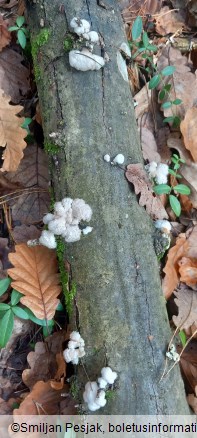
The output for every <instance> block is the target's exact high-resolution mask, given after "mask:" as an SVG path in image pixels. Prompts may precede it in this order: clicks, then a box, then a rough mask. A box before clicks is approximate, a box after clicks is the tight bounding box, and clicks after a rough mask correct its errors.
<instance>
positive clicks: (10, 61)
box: [0, 47, 30, 123]
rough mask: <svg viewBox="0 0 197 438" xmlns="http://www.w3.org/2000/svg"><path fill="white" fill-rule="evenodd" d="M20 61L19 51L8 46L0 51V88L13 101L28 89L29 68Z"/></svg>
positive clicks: (16, 100)
mask: <svg viewBox="0 0 197 438" xmlns="http://www.w3.org/2000/svg"><path fill="white" fill-rule="evenodd" d="M22 61H24V58H23V57H22V56H21V55H20V53H18V52H15V50H12V49H11V48H10V47H7V48H6V49H4V50H3V51H2V52H1V53H0V88H2V90H3V91H4V93H5V94H7V96H10V97H11V100H12V102H13V103H18V102H19V101H20V100H21V97H23V96H25V95H26V94H27V92H28V91H29V89H30V84H29V70H28V68H27V67H25V66H24V65H23V64H22ZM21 123H22V122H21Z"/></svg>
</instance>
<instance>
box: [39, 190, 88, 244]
mask: <svg viewBox="0 0 197 438" xmlns="http://www.w3.org/2000/svg"><path fill="white" fill-rule="evenodd" d="M91 217H92V209H91V207H90V206H89V205H88V204H86V203H85V201H84V200H83V199H74V200H73V199H71V198H64V199H62V201H60V202H55V204H54V214H52V213H47V214H46V215H45V216H44V218H43V222H44V224H45V225H48V230H44V231H42V234H41V236H40V238H39V243H40V244H41V245H44V246H47V247H48V248H56V246H57V244H56V240H55V235H56V236H62V237H63V238H64V239H65V241H66V242H68V243H71V242H77V241H78V240H80V237H81V233H83V234H84V235H85V234H88V233H90V232H91V231H92V227H89V226H88V227H85V228H84V229H83V230H81V229H80V228H79V223H80V222H81V221H86V222H89V221H90V219H91Z"/></svg>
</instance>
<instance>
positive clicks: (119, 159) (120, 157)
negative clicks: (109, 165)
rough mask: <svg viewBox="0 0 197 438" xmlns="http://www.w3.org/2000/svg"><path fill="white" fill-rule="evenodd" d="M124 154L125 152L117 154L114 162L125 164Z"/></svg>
mask: <svg viewBox="0 0 197 438" xmlns="http://www.w3.org/2000/svg"><path fill="white" fill-rule="evenodd" d="M124 160H125V158H124V155H123V154H118V155H116V157H115V158H114V159H113V163H114V164H123V163H124Z"/></svg>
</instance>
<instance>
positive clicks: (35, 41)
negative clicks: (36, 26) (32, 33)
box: [31, 28, 51, 81]
mask: <svg viewBox="0 0 197 438" xmlns="http://www.w3.org/2000/svg"><path fill="white" fill-rule="evenodd" d="M50 34H51V31H50V30H49V29H47V28H44V29H41V30H40V32H39V33H38V35H37V36H36V37H35V38H32V40H31V54H32V58H33V63H34V75H35V79H36V81H39V80H40V77H41V69H40V67H39V65H38V63H37V56H38V51H39V49H40V47H42V46H44V44H46V43H47V42H48V39H49V37H50Z"/></svg>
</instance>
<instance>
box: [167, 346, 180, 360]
mask: <svg viewBox="0 0 197 438" xmlns="http://www.w3.org/2000/svg"><path fill="white" fill-rule="evenodd" d="M166 356H167V357H168V359H170V360H173V361H174V362H179V360H180V355H179V354H178V353H177V351H176V347H175V345H174V344H172V345H171V347H170V348H169V351H167V353H166Z"/></svg>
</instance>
